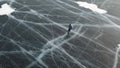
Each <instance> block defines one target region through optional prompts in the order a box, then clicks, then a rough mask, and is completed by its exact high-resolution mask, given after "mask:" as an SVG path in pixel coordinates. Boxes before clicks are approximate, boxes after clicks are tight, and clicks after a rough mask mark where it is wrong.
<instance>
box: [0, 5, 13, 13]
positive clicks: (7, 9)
mask: <svg viewBox="0 0 120 68" xmlns="http://www.w3.org/2000/svg"><path fill="white" fill-rule="evenodd" d="M14 11H15V9H13V8H11V7H10V6H9V5H8V4H7V3H5V4H3V5H2V6H1V8H0V15H10V14H11V13H13V12H14Z"/></svg>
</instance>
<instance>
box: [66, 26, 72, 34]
mask: <svg viewBox="0 0 120 68" xmlns="http://www.w3.org/2000/svg"><path fill="white" fill-rule="evenodd" d="M71 30H72V24H69V26H68V32H67V35H69V33H70V31H71Z"/></svg>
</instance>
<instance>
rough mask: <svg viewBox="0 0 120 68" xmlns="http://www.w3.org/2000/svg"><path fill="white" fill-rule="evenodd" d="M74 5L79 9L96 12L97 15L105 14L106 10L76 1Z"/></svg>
mask: <svg viewBox="0 0 120 68" xmlns="http://www.w3.org/2000/svg"><path fill="white" fill-rule="evenodd" d="M76 3H77V4H78V5H79V6H81V7H84V8H87V9H90V10H91V11H93V12H97V13H100V14H105V13H107V11H106V10H104V9H100V8H98V6H97V5H96V4H91V3H87V2H82V1H77V2H76Z"/></svg>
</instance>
